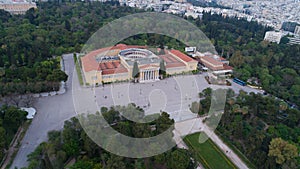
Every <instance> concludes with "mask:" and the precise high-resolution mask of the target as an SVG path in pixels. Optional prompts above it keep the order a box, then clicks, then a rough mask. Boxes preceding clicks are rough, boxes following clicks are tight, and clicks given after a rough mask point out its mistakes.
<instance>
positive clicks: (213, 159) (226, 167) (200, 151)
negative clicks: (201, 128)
mask: <svg viewBox="0 0 300 169" xmlns="http://www.w3.org/2000/svg"><path fill="white" fill-rule="evenodd" d="M199 135H200V133H195V134H192V135H188V136H186V137H185V138H184V142H185V143H186V144H187V145H188V147H189V148H190V149H193V151H194V152H195V153H196V160H198V161H199V162H200V163H201V164H202V165H203V166H204V167H205V168H207V169H220V168H222V169H237V167H236V166H235V165H234V164H233V163H232V162H231V161H230V160H229V159H228V158H227V157H226V156H225V154H224V153H223V152H222V151H221V150H220V149H219V148H218V147H217V146H216V145H215V144H214V143H213V142H212V141H211V140H210V139H208V140H207V141H206V142H205V143H202V144H200V143H199V141H198V140H199Z"/></svg>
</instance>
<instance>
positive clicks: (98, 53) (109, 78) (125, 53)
mask: <svg viewBox="0 0 300 169" xmlns="http://www.w3.org/2000/svg"><path fill="white" fill-rule="evenodd" d="M156 50H157V52H155V53H160V54H157V55H156V54H154V53H153V52H151V51H150V50H148V49H147V46H134V45H125V44H118V45H116V46H112V47H107V48H102V49H98V50H95V51H92V52H90V53H88V54H86V55H85V56H83V57H81V58H80V59H81V66H82V70H83V73H84V78H85V81H86V83H88V84H101V83H108V82H115V81H125V80H131V79H133V70H134V65H137V67H138V71H139V76H138V81H139V82H140V83H143V82H153V81H157V80H159V70H160V64H161V63H164V66H165V69H166V70H165V71H166V73H167V74H170V75H173V74H180V73H183V72H190V71H192V70H196V69H197V64H198V61H196V60H194V59H192V58H191V57H189V56H187V55H185V54H184V53H182V52H180V51H178V50H174V49H172V50H163V51H160V50H161V49H156ZM162 60H163V62H162Z"/></svg>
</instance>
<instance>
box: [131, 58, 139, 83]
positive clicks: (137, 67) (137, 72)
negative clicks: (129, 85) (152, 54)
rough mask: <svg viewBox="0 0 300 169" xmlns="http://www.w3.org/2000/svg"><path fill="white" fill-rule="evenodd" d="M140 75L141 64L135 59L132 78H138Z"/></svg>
mask: <svg viewBox="0 0 300 169" xmlns="http://www.w3.org/2000/svg"><path fill="white" fill-rule="evenodd" d="M138 77H139V66H138V63H137V62H136V61H135V62H134V64H133V68H132V78H134V79H136V78H138Z"/></svg>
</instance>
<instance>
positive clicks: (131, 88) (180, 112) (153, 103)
mask: <svg viewBox="0 0 300 169" xmlns="http://www.w3.org/2000/svg"><path fill="white" fill-rule="evenodd" d="M63 59H64V63H65V71H66V73H67V74H68V75H69V78H68V81H67V82H66V92H65V93H64V94H61V95H55V96H49V97H42V98H39V99H38V100H37V102H36V103H35V104H34V107H35V108H36V110H37V114H36V116H35V118H34V119H33V120H32V124H31V125H30V127H29V129H28V131H27V132H26V134H25V136H24V139H23V140H22V142H21V147H20V149H19V151H18V153H17V155H16V157H15V160H14V162H13V164H12V166H11V168H12V169H13V168H15V167H18V168H22V167H25V166H27V165H28V162H27V155H28V154H30V153H31V152H33V151H34V149H35V148H36V147H37V146H38V145H39V144H40V143H42V142H43V141H47V133H48V132H49V131H51V130H60V129H62V128H63V124H64V121H65V120H68V119H70V118H71V117H74V116H76V111H77V113H78V112H80V111H83V110H90V113H94V112H95V111H96V110H99V108H100V107H102V106H106V107H110V106H113V105H127V104H128V103H135V104H136V105H138V106H140V107H141V108H143V109H144V110H145V112H146V114H153V113H158V112H160V111H166V112H168V113H170V116H171V118H173V119H174V120H175V121H176V122H180V121H184V120H189V119H193V118H195V117H196V115H195V114H193V113H191V112H190V111H189V106H190V104H191V103H192V102H193V101H197V100H199V97H198V93H199V92H201V91H202V90H203V89H205V88H207V87H211V88H212V89H217V88H232V89H233V90H234V91H235V92H238V91H239V90H241V89H242V90H244V91H246V92H255V93H257V92H262V91H259V90H255V89H251V88H249V87H243V86H239V85H237V84H234V83H233V84H232V86H217V85H209V84H208V83H207V82H206V80H205V79H204V76H205V74H199V75H187V76H178V77H172V78H168V79H164V80H161V81H157V82H153V83H151V82H150V83H118V84H117V83H115V84H109V85H104V87H103V86H101V87H97V88H90V87H81V86H80V85H79V82H78V77H77V73H73V72H74V71H75V69H74V61H73V54H67V55H64V56H63ZM83 103H87V104H86V105H83ZM79 105H80V106H79ZM95 105H96V106H95ZM75 107H76V111H75ZM78 107H79V109H78ZM187 125H188V124H187Z"/></svg>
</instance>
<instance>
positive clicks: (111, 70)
mask: <svg viewBox="0 0 300 169" xmlns="http://www.w3.org/2000/svg"><path fill="white" fill-rule="evenodd" d="M98 70H99V71H102V75H108V74H117V73H125V72H128V70H127V69H126V68H125V67H124V66H123V65H122V64H121V63H120V61H119V60H118V61H108V62H102V63H99V69H98Z"/></svg>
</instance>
